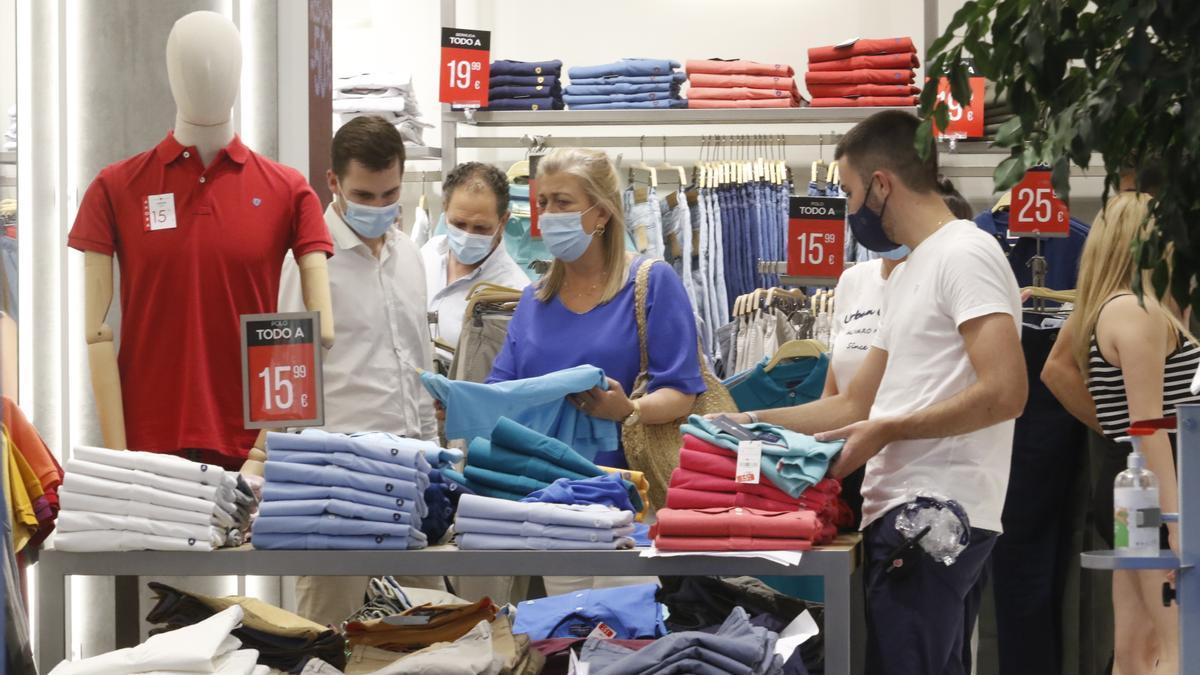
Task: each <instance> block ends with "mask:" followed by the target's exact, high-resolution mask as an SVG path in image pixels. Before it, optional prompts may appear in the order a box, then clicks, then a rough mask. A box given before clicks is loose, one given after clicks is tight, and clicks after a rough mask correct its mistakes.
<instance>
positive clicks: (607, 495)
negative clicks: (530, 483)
mask: <svg viewBox="0 0 1200 675" xmlns="http://www.w3.org/2000/svg"><path fill="white" fill-rule="evenodd" d="M634 494H635V495H636V494H637V489H636V488H635V489H634ZM521 501H523V502H548V503H551V504H605V505H607V506H613V507H616V508H618V509H621V510H623V511H633V512H634V513H639V512H640V511H641V510H642V504H641V503H640V502H641V497H640V496H639V497H638V502H639V503H638V504H637V505H636V506H635V505H634V504H633V502H632V501H631V500H630V495H629V491H628V488H627V487H626V481H623V480H621V478H620V477H619V476H616V475H612V474H605V475H603V476H596V477H594V478H586V479H583V480H569V479H566V478H560V479H558V480H556V481H554V482H553V483H551V484H550V485H548V486H546V487H544V488H542V489H541V490H538V491H536V492H531V493H530V494H529V496H528V497H526V498H524V499H522V500H521Z"/></svg>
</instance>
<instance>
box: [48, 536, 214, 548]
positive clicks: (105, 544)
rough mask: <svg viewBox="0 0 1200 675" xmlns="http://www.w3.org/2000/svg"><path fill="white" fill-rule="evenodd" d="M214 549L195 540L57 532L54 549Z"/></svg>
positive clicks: (207, 542)
mask: <svg viewBox="0 0 1200 675" xmlns="http://www.w3.org/2000/svg"><path fill="white" fill-rule="evenodd" d="M214 548H217V546H214V545H213V542H212V541H211V540H206V539H196V538H194V537H163V536H159V535H157V534H144V533H142V532H130V531H128V530H92V531H91V532H56V533H55V534H54V549H55V550H57V551H69V552H72V553H97V552H101V551H211V550H213V549H214Z"/></svg>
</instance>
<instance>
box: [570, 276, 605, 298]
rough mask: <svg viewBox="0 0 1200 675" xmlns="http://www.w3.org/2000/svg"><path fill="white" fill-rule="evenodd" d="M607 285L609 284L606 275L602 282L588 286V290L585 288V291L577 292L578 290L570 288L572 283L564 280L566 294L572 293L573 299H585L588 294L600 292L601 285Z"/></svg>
mask: <svg viewBox="0 0 1200 675" xmlns="http://www.w3.org/2000/svg"><path fill="white" fill-rule="evenodd" d="M605 283H608V275H607V274H605V275H604V276H603V277H601V278H600V281H598V282H596V283H594V284H592V285H590V286H588V287H587V288H584V289H583V290H578V291H577V290H572V289H571V288H570V282H568V281H566V280H565V279H564V280H563V288H562V289H563V291H564V292H566V293H570V294H571V296H572V297H575V298H582V297H584V295H586V294H588V293H594V292H596V290H598V289H599V288H600V287H601V285H602V284H605Z"/></svg>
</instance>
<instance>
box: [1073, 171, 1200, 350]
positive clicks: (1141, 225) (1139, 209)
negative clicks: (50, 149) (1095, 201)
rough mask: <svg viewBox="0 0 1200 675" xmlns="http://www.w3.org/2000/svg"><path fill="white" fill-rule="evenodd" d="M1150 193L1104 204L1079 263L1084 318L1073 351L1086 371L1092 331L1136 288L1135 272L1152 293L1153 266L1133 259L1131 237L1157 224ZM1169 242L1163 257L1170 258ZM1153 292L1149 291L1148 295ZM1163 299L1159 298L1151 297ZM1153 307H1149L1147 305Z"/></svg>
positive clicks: (1079, 302)
mask: <svg viewBox="0 0 1200 675" xmlns="http://www.w3.org/2000/svg"><path fill="white" fill-rule="evenodd" d="M1150 199H1151V197H1150V195H1147V194H1145V193H1142V192H1122V193H1121V194H1118V195H1117V196H1116V197H1113V198H1112V199H1110V200H1109V201H1108V203H1107V204H1105V205H1104V207H1103V208H1102V209H1100V213H1099V215H1097V216H1096V222H1094V223H1093V224H1092V229H1091V232H1089V233H1088V238H1087V243H1086V244H1084V247H1083V257H1082V259H1081V260H1080V263H1079V288H1078V289H1077V291H1078V292H1077V297H1076V302H1075V310H1074V313H1075V314H1077V315H1079V316H1080V317H1082V324H1081V326H1080V329H1079V331H1078V332H1076V334H1075V336H1074V338H1075V344H1074V345H1072V346H1073V347H1074V350H1073V351H1074V356H1075V361H1076V363H1078V364H1079V369H1080V370H1081V371H1082V372H1084V373H1087V372H1088V353H1089V351H1090V350H1091V341H1092V334H1093V333H1095V331H1096V323H1097V322H1098V321H1099V320H1100V310H1101V309H1103V307H1104V304H1105V303H1106V302H1107V301H1108V300H1109V299H1110V298H1111V297H1112V296H1113V295H1116V294H1117V293H1119V292H1121V291H1128V290H1130V289H1132V287H1133V279H1134V276H1133V275H1135V274H1139V273H1140V274H1141V275H1142V288H1144V289H1145V290H1146V292H1147V293H1148V294H1151V293H1154V285H1153V284H1152V283H1151V281H1150V274H1151V270H1138V268H1137V263H1136V262H1135V261H1134V259H1133V242H1134V241H1135V239H1139V238H1140V239H1144V238H1145V236H1146V235H1147V234H1148V233H1149V232H1150V230H1151V229H1153V228H1154V219H1153V218H1152V217H1151V216H1150ZM1171 250H1172V249H1171V247H1169V246H1168V248H1167V250H1166V252H1165V253H1164V256H1165V257H1167V258H1168V259H1170V256H1171ZM1148 297H1149V296H1148ZM1153 299H1154V300H1161V298H1157V297H1155V298H1153ZM1154 304H1155V307H1156V308H1157V309H1158V311H1159V312H1160V313H1161V315H1162V316H1163V317H1165V318H1166V319H1167V320H1168V321H1169V322H1171V324H1173V325H1174V326H1175V328H1177V329H1178V330H1179V332H1180V333H1181V334H1183V335H1184V336H1187V337H1188V338H1191V333H1190V332H1189V331H1188V330H1187V328H1186V327H1185V326H1184V325H1183V324H1182V323H1181V322H1180V321H1179V318H1178V317H1176V316H1175V315H1174V314H1173V313H1172V312H1171V311H1170V310H1169V309H1167V307H1166V306H1164V305H1163V304H1161V303H1158V302H1156V303H1154ZM1147 309H1149V307H1148V308H1147Z"/></svg>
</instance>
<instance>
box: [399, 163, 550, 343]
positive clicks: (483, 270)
mask: <svg viewBox="0 0 1200 675" xmlns="http://www.w3.org/2000/svg"><path fill="white" fill-rule="evenodd" d="M442 203H443V205H444V210H445V213H444V214H443V218H444V219H445V226H446V234H443V235H439V236H437V237H434V238H433V239H430V240H429V242H428V243H427V244H425V246H423V247H422V248H421V257H422V259H423V260H424V262H425V287H426V290H427V291H428V294H429V312H430V314H431V315H432V316H436V323H434V325H433V327H432V329H431V330H432V333H433V337H434V338H436V339H437V340H439V341H440V342H444V343H446V344H447V345H449V346H450V347H452V348H453V347H457V346H458V338H459V335H460V334H461V333H462V323H463V312H465V311H466V308H467V294H468V293H470V291H471V288H472V287H474V286H475V284H478V283H481V282H490V283H493V284H498V285H500V286H507V287H509V288H515V289H518V290H519V289H522V288H525V286H527V285H528V284H529V277H528V276H527V275H526V274H525V272H524V271H523V270H522V269H521V268H520V266H518V265H517V263H516V262H514V261H513V259H512V257H510V256H509V255H508V251H507V250H506V249H505V248H504V226H505V224H506V223H507V222H508V219H509V216H511V215H512V214H511V213H510V212H509V209H508V177H507V176H506V175H504V172H502V171H500V170H499V169H497V168H496V167H494V166H492V165H490V164H483V163H480V162H467V163H466V164H460V165H458V166H457V167H455V168H454V170H453V171H451V172H450V175H449V176H446V179H445V181H443V183H442Z"/></svg>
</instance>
